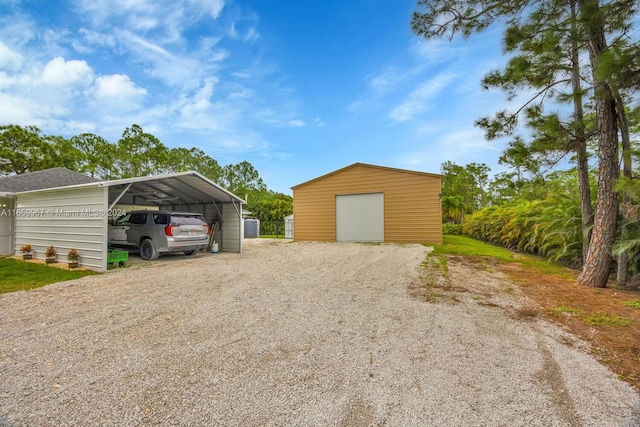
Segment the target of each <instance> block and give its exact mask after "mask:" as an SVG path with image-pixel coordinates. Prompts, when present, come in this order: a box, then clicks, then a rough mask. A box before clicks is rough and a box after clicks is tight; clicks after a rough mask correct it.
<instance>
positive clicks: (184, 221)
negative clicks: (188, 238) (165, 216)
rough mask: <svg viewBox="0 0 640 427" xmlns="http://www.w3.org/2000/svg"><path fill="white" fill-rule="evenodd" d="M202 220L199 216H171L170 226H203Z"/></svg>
mask: <svg viewBox="0 0 640 427" xmlns="http://www.w3.org/2000/svg"><path fill="white" fill-rule="evenodd" d="M205 224H206V222H204V218H202V216H199V215H171V225H205Z"/></svg>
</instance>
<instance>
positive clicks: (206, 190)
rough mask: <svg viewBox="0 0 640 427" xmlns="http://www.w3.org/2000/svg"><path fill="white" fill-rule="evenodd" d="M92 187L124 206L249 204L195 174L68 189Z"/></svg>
mask: <svg viewBox="0 0 640 427" xmlns="http://www.w3.org/2000/svg"><path fill="white" fill-rule="evenodd" d="M89 187H108V188H109V201H110V202H115V201H117V202H118V203H122V204H141V205H144V204H153V205H158V206H162V205H181V204H196V203H202V204H208V203H212V202H214V201H215V202H240V203H245V202H244V200H242V199H241V198H240V197H238V196H236V195H235V194H233V193H231V192H230V191H228V190H225V189H224V188H222V187H221V186H219V185H218V184H216V183H215V182H213V181H211V180H210V179H208V178H206V177H204V176H203V175H201V174H199V173H198V172H194V171H188V172H178V173H172V174H168V175H156V176H145V177H140V178H123V179H116V180H111V181H98V182H90V183H87V184H78V185H70V186H64V188H66V189H70V188H89ZM58 188H62V187H55V188H47V189H41V190H32V191H21V192H19V193H36V192H43V191H52V190H56V189H58Z"/></svg>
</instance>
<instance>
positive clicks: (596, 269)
mask: <svg viewBox="0 0 640 427" xmlns="http://www.w3.org/2000/svg"><path fill="white" fill-rule="evenodd" d="M578 5H579V7H580V17H581V19H582V21H583V22H584V25H585V30H586V33H587V38H588V45H589V60H590V62H591V69H592V72H593V82H594V97H595V107H596V118H597V123H598V193H597V201H596V210H595V215H594V221H593V234H592V235H591V244H590V245H589V251H588V253H587V258H586V260H585V263H584V265H583V266H582V271H581V272H580V275H579V276H578V283H579V284H581V285H586V286H593V287H599V288H604V287H606V286H607V281H608V279H609V269H610V268H611V252H612V249H613V242H614V240H615V234H616V223H617V219H618V195H617V193H616V192H615V191H614V188H613V187H614V184H615V182H616V180H617V178H618V176H619V167H618V118H617V115H616V102H615V99H614V96H613V93H612V92H611V88H610V87H609V86H608V85H607V83H606V82H605V81H604V80H603V79H601V78H600V77H599V76H598V71H597V70H598V61H599V58H600V56H601V55H602V53H603V52H604V51H605V50H606V49H607V42H606V39H605V35H604V20H603V18H602V14H601V11H600V5H599V1H598V0H578Z"/></svg>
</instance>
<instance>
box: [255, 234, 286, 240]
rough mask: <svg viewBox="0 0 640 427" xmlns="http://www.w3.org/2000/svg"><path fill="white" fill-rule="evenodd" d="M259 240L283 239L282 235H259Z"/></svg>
mask: <svg viewBox="0 0 640 427" xmlns="http://www.w3.org/2000/svg"><path fill="white" fill-rule="evenodd" d="M260 238H261V239H284V238H285V237H284V234H261V235H260Z"/></svg>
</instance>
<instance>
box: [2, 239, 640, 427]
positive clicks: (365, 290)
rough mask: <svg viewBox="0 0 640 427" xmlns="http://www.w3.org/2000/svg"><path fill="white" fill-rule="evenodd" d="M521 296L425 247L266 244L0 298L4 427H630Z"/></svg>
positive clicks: (629, 400) (577, 352)
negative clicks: (553, 426)
mask: <svg viewBox="0 0 640 427" xmlns="http://www.w3.org/2000/svg"><path fill="white" fill-rule="evenodd" d="M479 267H481V268H479ZM523 289H524V287H523V286H522V285H520V284H517V283H514V281H513V280H512V279H510V278H509V276H508V275H507V273H505V272H501V271H500V270H499V269H498V268H497V267H495V266H492V265H491V264H487V263H485V264H481V265H480V266H478V265H474V264H473V263H467V262H464V261H463V260H455V259H450V260H448V261H447V262H446V263H441V262H440V260H439V259H438V258H437V257H428V258H427V254H426V248H425V247H422V246H420V245H391V244H389V245H387V244H384V245H367V244H348V243H346V244H336V243H289V242H286V241H282V240H280V241H277V240H263V239H260V240H257V239H256V240H247V241H245V251H244V253H242V254H226V253H221V254H217V255H216V256H203V257H200V256H198V257H196V258H190V259H185V260H184V261H179V262H176V261H175V260H169V259H166V260H163V258H160V259H159V260H157V261H156V262H154V263H144V264H140V265H137V266H132V267H130V268H125V269H116V270H112V271H109V272H108V273H106V274H102V275H98V276H88V277H84V278H82V279H79V280H75V281H70V282H63V283H58V284H54V285H50V286H46V287H43V288H39V289H35V290H32V291H23V292H15V293H11V294H4V295H0V326H1V328H0V425H2V426H4V425H8V426H14V425H17V426H31V425H38V426H49V425H51V426H58V425H243V426H247V425H248V426H253V425H269V426H271V425H273V426H275V425H300V426H302V425H304V426H307V425H320V426H323V425H327V426H370V425H389V426H423V425H510V426H518V425H520V426H535V425H539V426H547V425H558V426H564V425H568V426H578V425H580V426H583V425H586V426H590V425H593V426H602V425H607V426H609V425H628V426H632V425H638V424H639V423H640V396H639V395H638V393H637V392H636V391H635V390H634V389H633V388H632V387H631V386H630V385H629V384H627V383H625V382H623V381H621V380H619V379H618V378H617V377H616V375H615V374H614V373H613V372H612V371H610V370H609V369H608V368H607V367H606V366H604V365H602V364H601V363H599V362H598V361H597V360H596V359H595V358H594V357H593V356H592V354H591V346H590V345H588V343H586V342H585V341H584V340H582V339H580V338H579V337H578V336H576V335H574V334H571V333H569V332H567V331H566V330H564V329H562V328H559V327H556V326H554V325H553V324H551V323H549V322H547V321H546V320H545V318H544V317H543V316H538V315H536V314H535V313H536V310H538V304H539V303H537V302H536V301H535V300H533V299H531V298H528V297H526V295H525V292H524V291H523Z"/></svg>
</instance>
